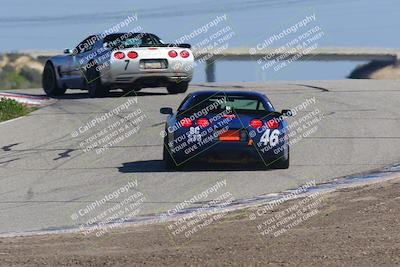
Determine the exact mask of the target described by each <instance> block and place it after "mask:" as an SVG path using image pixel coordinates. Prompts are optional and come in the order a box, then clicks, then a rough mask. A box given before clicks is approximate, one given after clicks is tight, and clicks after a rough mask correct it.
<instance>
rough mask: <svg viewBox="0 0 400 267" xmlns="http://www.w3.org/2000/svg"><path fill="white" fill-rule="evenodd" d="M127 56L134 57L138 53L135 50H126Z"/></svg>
mask: <svg viewBox="0 0 400 267" xmlns="http://www.w3.org/2000/svg"><path fill="white" fill-rule="evenodd" d="M128 57H129V58H132V59H134V58H137V57H138V54H137V53H136V52H135V51H130V52H128Z"/></svg>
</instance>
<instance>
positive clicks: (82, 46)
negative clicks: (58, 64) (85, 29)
mask: <svg viewBox="0 0 400 267" xmlns="http://www.w3.org/2000/svg"><path fill="white" fill-rule="evenodd" d="M95 42H96V36H95V35H91V36H89V37H87V38H85V39H84V40H83V41H82V42H80V43H79V44H78V45H77V46H76V47H75V48H74V50H73V51H74V52H73V53H71V54H69V55H67V56H66V58H65V64H63V66H62V68H61V73H62V76H63V78H64V80H65V83H67V85H68V87H69V88H83V87H84V83H83V81H84V80H83V78H84V75H83V72H84V71H83V67H86V65H87V63H88V60H89V58H90V56H92V55H91V54H93V47H94V44H95Z"/></svg>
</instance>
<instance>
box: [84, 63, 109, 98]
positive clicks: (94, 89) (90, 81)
mask: <svg viewBox="0 0 400 267" xmlns="http://www.w3.org/2000/svg"><path fill="white" fill-rule="evenodd" d="M96 66H97V65H93V66H92V67H91V68H89V70H88V71H87V72H86V85H87V88H88V90H89V96H90V97H91V98H94V97H103V96H105V95H106V94H107V93H108V92H109V89H108V88H107V87H106V86H104V85H103V84H102V82H101V77H100V73H99V72H98V71H97V70H96Z"/></svg>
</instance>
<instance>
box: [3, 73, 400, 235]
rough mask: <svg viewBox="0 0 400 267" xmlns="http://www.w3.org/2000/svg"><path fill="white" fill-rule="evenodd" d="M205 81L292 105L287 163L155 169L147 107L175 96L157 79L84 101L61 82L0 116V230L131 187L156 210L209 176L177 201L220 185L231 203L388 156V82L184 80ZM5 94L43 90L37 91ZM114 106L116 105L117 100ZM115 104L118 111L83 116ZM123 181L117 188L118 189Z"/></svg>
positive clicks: (70, 224)
mask: <svg viewBox="0 0 400 267" xmlns="http://www.w3.org/2000/svg"><path fill="white" fill-rule="evenodd" d="M209 89H212V90H245V91H248V90H255V91H259V92H262V93H265V94H266V95H267V96H268V97H269V98H270V100H271V102H272V103H273V105H274V107H275V109H276V110H278V111H279V110H281V109H287V108H292V109H293V108H295V107H297V114H296V116H293V117H291V118H289V119H288V122H289V124H291V123H292V124H295V123H298V124H299V127H301V126H302V125H303V124H306V127H305V128H303V129H298V130H297V128H298V127H293V129H291V130H292V131H294V132H296V131H297V135H296V134H295V135H293V139H292V140H293V143H292V145H291V149H290V168H289V169H287V170H260V169H251V168H249V166H247V165H246V164H244V165H240V166H239V165H237V166H233V167H232V166H230V167H227V165H226V164H221V166H220V167H218V166H217V167H215V166H213V167H212V168H208V167H207V165H206V164H201V165H200V166H197V167H196V168H192V169H190V168H189V169H183V170H180V171H174V172H169V171H166V170H165V169H164V165H163V162H162V149H163V138H162V137H161V135H160V132H162V131H163V130H164V123H165V120H166V115H162V114H160V113H159V109H160V107H164V106H169V107H172V108H173V109H174V110H176V108H177V107H178V105H179V104H180V103H181V101H182V100H183V99H184V97H185V96H186V94H178V95H168V94H167V93H166V90H165V89H164V88H159V89H144V90H142V91H140V92H138V93H137V95H136V96H135V95H131V96H123V94H122V93H119V92H112V93H110V95H109V96H108V97H105V98H97V99H92V98H88V95H87V94H86V93H85V92H84V91H79V90H77V91H73V90H68V91H67V94H66V95H65V96H63V97H60V98H58V100H57V101H56V102H55V103H53V104H52V105H49V106H46V107H43V108H40V109H38V110H36V111H34V112H33V113H31V114H29V115H28V116H26V117H22V118H19V119H16V120H13V121H10V122H5V123H0V211H1V217H0V234H9V233H24V232H34V231H46V230H52V229H55V230H57V229H66V228H74V227H76V228H78V227H79V226H80V225H82V224H85V223H87V222H88V221H90V220H92V219H94V218H100V217H101V214H102V212H104V211H106V210H107V209H109V208H112V207H115V205H116V204H118V203H121V202H122V201H124V200H126V199H127V198H128V197H129V196H130V195H132V194H133V193H134V192H141V196H142V199H143V201H142V202H141V203H138V205H137V207H138V208H139V209H138V210H137V211H138V213H136V214H135V215H134V216H137V217H138V216H147V215H153V214H168V212H169V213H171V211H174V210H175V211H176V209H177V206H179V205H180V204H182V203H188V202H190V200H191V199H193V198H194V197H196V196H198V195H199V194H201V193H202V192H204V191H207V189H209V188H212V187H213V186H215V185H216V184H218V185H220V186H219V188H218V192H214V193H213V194H211V193H210V194H208V195H207V196H206V197H204V198H203V199H198V198H197V201H195V202H190V205H188V204H185V205H186V206H185V208H189V207H196V206H199V205H202V204H204V203H206V202H207V201H209V200H211V199H213V198H214V197H215V196H218V195H220V194H222V193H224V192H229V193H230V195H231V196H233V198H234V199H235V200H237V201H240V200H242V199H248V198H252V197H257V196H262V195H265V194H268V193H273V192H282V191H284V190H287V189H290V188H296V187H298V186H301V185H304V184H306V183H309V182H310V181H315V182H316V183H320V182H325V181H329V180H332V179H335V178H339V177H343V176H346V175H351V174H355V173H363V172H368V171H371V170H376V169H380V168H383V167H385V166H390V165H392V164H396V163H399V162H400V153H399V151H400V149H399V148H400V108H399V103H400V82H398V81H377V80H339V81H282V82H265V83H204V84H192V85H191V86H190V87H189V90H188V92H193V91H197V90H209ZM14 92H21V93H29V94H32V95H43V91H42V90H41V89H32V90H15V91H14ZM127 103H128V104H127ZM304 103H307V104H306V105H304ZM121 105H122V106H124V108H120V109H118V107H121ZM300 106H301V107H300ZM116 108H117V110H118V112H117V113H118V114H114V115H113V116H110V117H107V118H106V119H105V120H102V121H101V122H100V119H99V121H98V122H97V123H95V124H91V123H90V122H91V121H92V120H93V119H95V118H101V117H102V116H103V115H104V114H106V113H108V112H110V111H112V110H115V109H116ZM138 110H140V111H138ZM133 113H135V114H136V115H135V114H133ZM311 113H312V114H314V115H312V116H311V115H309V116H307V115H308V114H311ZM129 114H133V115H131V116H132V117H130V118H131V119H132V125H131V126H132V127H133V125H136V126H138V127H136V126H135V127H136V128H132V127H131V128H129V129H128V128H126V129H125V130H120V133H119V136H121V138H118V137H116V136H114V137H113V138H112V139H113V140H117V141H115V142H114V143H113V145H111V146H109V147H108V149H105V150H103V151H98V150H96V149H93V150H90V149H87V148H88V146H89V145H90V144H92V145H93V143H94V142H95V141H96V140H98V139H100V138H94V137H93V136H94V135H95V134H98V137H99V136H100V135H101V136H102V137H104V138H105V136H107V134H109V133H110V132H111V130H113V129H120V127H121V125H120V123H119V122H120V121H121V119H122V118H124V117H126V116H128V115H129ZM139 114H140V115H139ZM141 115H144V116H142V119H141V120H136V121H134V120H135V118H138V117H139V116H141ZM103 118H104V117H103ZM312 121H313V122H312ZM307 123H308V124H307ZM110 126H111V127H110ZM105 129H107V130H105ZM133 129H135V130H133ZM101 131H103V132H102V133H101ZM128 132H129V134H128ZM95 139H96V140H95ZM222 182H223V185H221V183H222ZM127 185H128V187H129V192H123V190H122V191H121V190H120V189H121V188H127ZM130 185H131V186H130ZM110 195H111V196H110ZM117 195H118V197H117ZM106 196H109V197H108V199H107V201H102V200H104V198H105V197H106ZM203 196H204V195H203ZM138 198H139V195H138ZM114 214H116V218H117V217H123V216H125V215H127V214H126V213H125V214H119V213H118V212H117V211H114Z"/></svg>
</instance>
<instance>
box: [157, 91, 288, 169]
mask: <svg viewBox="0 0 400 267" xmlns="http://www.w3.org/2000/svg"><path fill="white" fill-rule="evenodd" d="M160 112H161V113H162V114H168V115H169V116H168V119H167V122H166V126H165V131H164V132H163V136H164V150H163V159H164V162H165V166H166V168H167V169H176V168H178V167H180V166H183V165H187V163H189V162H194V161H206V162H210V163H246V164H247V163H262V164H263V165H262V166H264V167H268V168H278V169H287V168H289V140H288V133H287V122H286V121H285V117H287V116H291V111H290V110H282V112H277V111H275V109H274V107H273V106H272V104H271V102H270V101H269V99H268V98H267V97H266V96H265V95H264V94H261V93H258V92H241V91H199V92H194V93H191V94H189V95H188V96H187V97H186V98H185V99H184V100H183V101H182V103H181V105H180V106H179V108H178V110H177V111H176V113H173V110H172V108H170V107H164V108H161V109H160Z"/></svg>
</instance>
